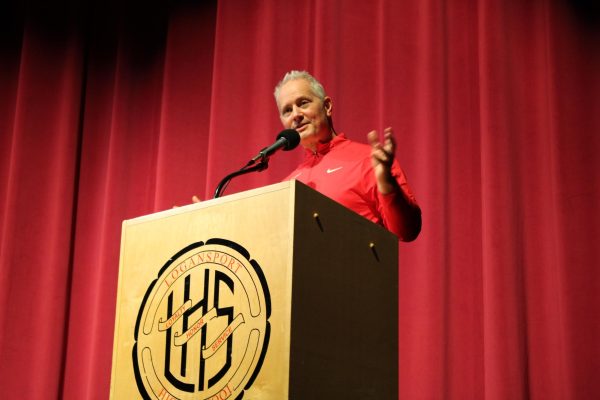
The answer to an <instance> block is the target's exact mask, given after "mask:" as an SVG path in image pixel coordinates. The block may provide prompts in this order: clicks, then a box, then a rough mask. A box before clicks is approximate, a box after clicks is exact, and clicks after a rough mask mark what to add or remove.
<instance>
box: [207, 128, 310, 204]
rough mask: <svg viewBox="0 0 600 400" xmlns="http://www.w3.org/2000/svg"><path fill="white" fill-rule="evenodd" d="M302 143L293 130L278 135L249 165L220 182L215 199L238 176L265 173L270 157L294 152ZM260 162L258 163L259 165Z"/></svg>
mask: <svg viewBox="0 0 600 400" xmlns="http://www.w3.org/2000/svg"><path fill="white" fill-rule="evenodd" d="M299 143H300V134H299V133H298V132H297V131H295V130H293V129H285V130H283V131H281V132H280V133H279V135H277V140H276V141H275V143H273V144H272V145H270V146H267V147H265V148H264V149H262V150H261V151H260V152H259V153H258V154H257V155H256V156H254V157H253V158H252V159H251V160H250V161H248V163H247V164H246V165H245V166H244V167H242V168H241V169H240V170H238V171H235V172H232V173H231V174H229V175H227V176H226V177H225V178H223V179H222V180H221V182H219V184H218V185H217V189H216V190H215V195H214V197H213V198H215V199H216V198H218V197H220V196H221V194H222V193H223V190H225V187H226V186H227V184H228V183H229V182H230V181H231V180H232V179H233V178H235V177H236V176H240V175H244V174H247V173H250V172H254V171H259V172H260V171H264V170H265V169H267V168H269V157H270V156H271V155H272V154H273V153H275V152H276V151H277V150H279V149H282V148H283V150H284V151H288V150H292V149H294V148H296V147H297V146H298V144H299ZM257 161H258V163H257Z"/></svg>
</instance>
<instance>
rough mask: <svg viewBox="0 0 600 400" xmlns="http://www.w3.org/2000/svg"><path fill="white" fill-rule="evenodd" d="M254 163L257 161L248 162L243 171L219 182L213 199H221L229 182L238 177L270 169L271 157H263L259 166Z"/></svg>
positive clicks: (233, 173) (231, 174)
mask: <svg viewBox="0 0 600 400" xmlns="http://www.w3.org/2000/svg"><path fill="white" fill-rule="evenodd" d="M254 163H255V160H250V161H249V162H248V164H246V165H245V166H244V167H242V169H240V170H239V171H235V172H232V173H230V174H229V175H227V176H226V177H225V178H223V179H222V180H221V182H219V184H218V185H217V189H216V190H215V195H214V197H213V198H214V199H216V198H218V197H220V196H221V192H223V190H224V189H225V186H227V184H228V183H229V181H231V180H232V179H233V178H235V177H236V176H240V175H244V174H248V173H250V172H254V171H258V172H260V171H264V170H265V169H267V168H269V157H261V158H260V161H259V162H258V163H257V164H255V165H253V164H254ZM251 165H253V166H251Z"/></svg>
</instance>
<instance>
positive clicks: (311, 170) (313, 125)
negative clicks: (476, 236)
mask: <svg viewBox="0 0 600 400" xmlns="http://www.w3.org/2000/svg"><path fill="white" fill-rule="evenodd" d="M274 95H275V101H276V103H277V108H278V110H279V117H280V119H281V122H282V123H283V126H284V127H285V128H291V129H295V130H297V131H298V132H299V133H300V144H301V145H302V146H303V147H304V149H305V151H306V157H305V160H304V161H303V162H302V163H301V164H300V166H298V168H297V169H296V170H295V171H293V172H292V173H291V174H290V175H289V176H288V177H287V178H286V179H297V180H298V181H300V182H303V183H305V184H306V185H308V186H311V187H312V188H314V189H315V190H317V191H319V192H321V193H323V194H324V195H326V196H328V197H330V198H331V199H333V200H335V201H337V202H339V203H340V204H342V205H344V206H346V207H348V208H350V209H352V210H354V211H355V212H357V213H358V214H360V215H362V216H363V217H365V218H367V219H369V220H371V221H373V222H376V223H378V224H381V225H383V226H384V227H386V228H387V229H388V230H390V231H391V232H393V233H395V234H396V235H398V237H399V238H400V240H403V241H411V240H414V239H415V238H416V237H417V236H418V235H419V232H420V231H421V209H420V208H419V206H418V204H417V202H416V200H415V197H414V196H413V194H412V192H411V190H410V188H409V186H408V184H407V182H406V177H405V175H404V172H403V171H402V169H401V168H400V165H399V164H398V162H397V161H396V159H395V157H394V154H395V149H396V143H395V139H394V136H393V133H392V129H391V128H387V129H385V131H384V136H383V141H380V140H379V136H378V134H377V132H375V131H372V132H369V134H368V135H367V139H368V141H369V143H370V145H365V144H361V143H356V142H352V141H350V140H348V139H347V138H346V136H345V135H344V134H343V133H340V134H338V133H337V132H336V131H335V129H334V128H333V121H332V118H331V116H332V112H333V101H332V100H331V98H330V97H328V96H327V95H326V94H325V90H324V88H323V86H322V85H321V83H319V82H318V81H317V80H316V79H315V78H314V77H313V76H312V75H310V74H309V73H308V72H305V71H291V72H288V73H287V74H286V75H285V76H284V78H283V79H282V80H281V82H279V84H278V85H277V86H276V87H275V93H274Z"/></svg>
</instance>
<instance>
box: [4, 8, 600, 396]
mask: <svg viewBox="0 0 600 400" xmlns="http://www.w3.org/2000/svg"><path fill="white" fill-rule="evenodd" d="M167 3H168V4H169V5H166V4H167ZM92 4H95V3H92ZM592 4H593V3H591V2H589V3H588V2H585V1H578V2H571V3H568V2H565V1H558V0H539V1H530V2H519V1H500V0H493V1H472V2H467V1H460V0H424V1H406V0H402V1H392V0H378V1H372V2H365V1H360V0H328V1H325V0H312V1H305V2H293V3H292V2H281V1H275V0H262V1H258V0H245V1H234V0H221V1H215V2H206V1H197V2H193V1H187V2H178V3H173V2H165V4H163V3H161V2H132V1H130V2H125V3H118V4H112V3H111V2H108V3H104V2H98V3H97V4H95V5H89V6H86V7H83V6H74V5H72V4H69V2H66V3H65V4H63V3H60V2H50V3H49V4H45V3H44V2H40V4H39V5H37V6H32V7H24V6H23V7H21V6H17V5H12V6H6V5H5V6H3V7H4V8H3V12H1V13H0V14H1V16H0V26H1V27H0V34H1V36H0V39H1V40H0V178H1V182H2V185H0V222H1V225H0V226H1V231H0V232H1V233H0V300H1V302H2V303H1V307H0V360H1V361H0V393H2V395H1V396H2V397H3V398H19V399H49V398H57V399H58V398H61V399H105V398H107V397H108V393H109V385H110V368H111V355H112V341H113V327H114V311H115V294H116V287H117V273H118V262H119V246H120V229H121V221H122V220H124V219H128V218H132V217H136V216H139V215H143V214H148V213H152V212H155V211H159V210H163V209H167V208H170V207H172V206H173V205H175V204H184V203H188V202H190V198H191V196H192V195H193V194H198V195H200V196H201V197H203V198H210V197H212V193H213V191H214V189H215V186H216V184H217V182H218V181H219V180H220V178H222V177H223V176H224V175H226V174H227V173H229V172H232V171H233V170H235V169H238V168H240V167H241V166H242V165H243V164H244V163H245V162H246V161H247V160H248V159H249V158H250V157H252V156H253V155H254V153H255V152H256V151H257V150H259V149H260V148H262V147H263V146H265V145H266V144H269V143H271V142H272V141H273V140H274V138H275V134H276V133H277V132H278V131H279V130H280V129H281V127H280V126H279V121H278V117H277V112H276V108H275V104H274V101H273V95H272V92H273V87H274V85H275V84H276V83H277V82H278V80H279V79H280V78H281V77H282V76H283V74H284V73H285V72H286V71H288V70H291V69H307V70H309V71H311V72H312V73H314V75H315V76H316V77H317V78H319V79H320V80H321V81H322V82H323V84H324V85H325V88H326V89H327V91H328V94H329V95H330V96H331V97H332V98H333V101H334V121H335V125H336V128H337V130H338V131H340V132H344V133H346V134H347V135H348V136H349V137H350V138H352V139H355V140H358V141H365V140H366V138H365V135H366V133H367V132H368V131H369V130H371V129H379V130H381V129H383V128H384V127H386V126H393V127H394V128H395V131H396V136H397V138H398V142H399V145H398V151H397V157H398V159H399V160H400V162H401V164H402V166H403V167H404V169H405V171H406V173H407V175H408V177H409V181H410V183H411V186H412V187H413V189H414V191H415V193H416V195H417V199H418V201H419V203H420V205H421V207H422V210H423V230H422V233H421V235H420V237H419V238H418V239H417V240H416V241H415V242H412V243H408V244H402V245H401V248H400V250H401V254H400V267H399V268H400V283H399V284H400V298H399V304H400V337H399V343H400V356H399V359H400V367H399V371H400V395H401V398H403V399H490V400H491V399H498V400H500V399H529V398H533V399H592V398H600V379H599V378H600V376H599V374H598V371H600V346H599V341H598V338H600V274H599V273H598V269H599V266H600V246H598V242H599V239H600V212H599V211H598V204H600V158H599V157H597V156H596V155H597V154H599V153H600V96H599V93H600V78H599V77H600V74H598V71H600V51H599V49H600V47H599V44H600V41H599V38H600V32H599V30H598V14H597V12H596V13H594V9H593V8H590V9H589V10H587V12H585V11H586V10H585V6H586V5H592ZM582 8H583V9H584V12H583V13H582V12H581V10H582ZM301 153H302V152H301V151H300V150H297V151H295V152H293V153H285V154H278V155H277V156H275V157H273V159H272V161H271V166H270V168H269V170H267V171H265V172H261V173H259V174H255V175H252V176H244V177H240V178H237V179H236V180H235V181H233V183H232V184H231V185H230V186H229V188H228V189H227V193H233V192H236V191H241V190H245V189H249V188H254V187H258V186H262V185H266V184H270V183H274V182H277V181H278V180H280V179H281V178H283V177H284V176H285V175H286V174H287V173H288V172H289V171H290V170H291V169H292V168H293V167H294V166H295V164H296V163H297V162H298V161H299V160H300V158H301ZM357 368H360V366H357Z"/></svg>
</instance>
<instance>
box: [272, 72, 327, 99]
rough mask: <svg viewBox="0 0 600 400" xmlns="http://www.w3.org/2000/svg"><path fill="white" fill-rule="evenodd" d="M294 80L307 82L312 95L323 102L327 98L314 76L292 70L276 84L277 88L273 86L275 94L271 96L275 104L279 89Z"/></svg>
mask: <svg viewBox="0 0 600 400" xmlns="http://www.w3.org/2000/svg"><path fill="white" fill-rule="evenodd" d="M296 79H304V80H305V81H307V82H308V83H309V84H310V88H311V89H312V92H313V94H314V95H315V96H317V97H318V98H320V99H321V100H324V99H325V96H327V95H326V94H325V89H324V88H323V85H321V82H319V81H318V80H316V79H315V77H314V76H312V75H311V74H309V73H308V72H306V71H296V70H294V71H290V72H288V73H287V74H285V76H284V77H283V79H282V80H281V81H280V82H279V83H278V84H277V86H275V92H274V93H273V95H274V96H275V102H277V97H279V92H280V91H281V87H282V86H283V85H285V84H286V83H288V82H289V81H293V80H296Z"/></svg>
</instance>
